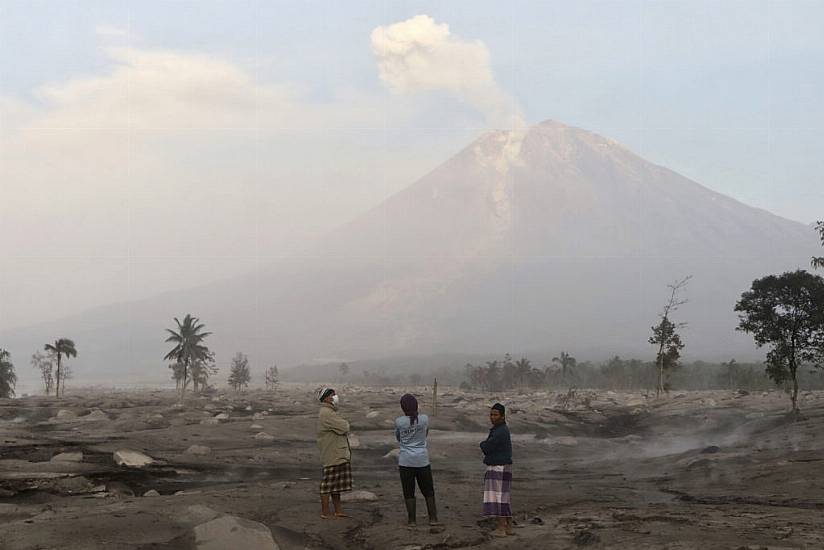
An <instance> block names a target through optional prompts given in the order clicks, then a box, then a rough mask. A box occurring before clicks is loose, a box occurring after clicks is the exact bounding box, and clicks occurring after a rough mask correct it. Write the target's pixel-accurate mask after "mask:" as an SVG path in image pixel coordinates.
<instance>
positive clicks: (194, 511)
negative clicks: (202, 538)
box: [178, 504, 222, 525]
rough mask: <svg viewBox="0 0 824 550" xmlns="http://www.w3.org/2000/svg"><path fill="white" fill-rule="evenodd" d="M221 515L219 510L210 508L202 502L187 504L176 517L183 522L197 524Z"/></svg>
mask: <svg viewBox="0 0 824 550" xmlns="http://www.w3.org/2000/svg"><path fill="white" fill-rule="evenodd" d="M221 515H222V514H221V513H220V512H217V511H215V510H212V509H211V508H209V507H208V506H204V505H203V504H193V505H192V506H187V507H186V509H185V510H183V511H182V512H181V513H180V515H179V516H178V519H179V520H180V521H181V522H183V523H188V524H191V525H197V524H200V523H206V522H207V521H212V520H213V519H215V518H217V517H220V516H221Z"/></svg>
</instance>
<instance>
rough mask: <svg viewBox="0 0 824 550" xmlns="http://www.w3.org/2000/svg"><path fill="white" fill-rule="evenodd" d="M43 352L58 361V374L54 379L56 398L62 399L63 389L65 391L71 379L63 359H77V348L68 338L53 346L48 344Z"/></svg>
mask: <svg viewBox="0 0 824 550" xmlns="http://www.w3.org/2000/svg"><path fill="white" fill-rule="evenodd" d="M43 350H44V351H47V352H48V353H49V354H50V355H51V356H53V357H55V359H56V360H57V372H56V375H55V378H54V396H55V397H60V395H61V389H62V390H63V391H65V385H66V380H68V379H69V378H70V377H71V371H70V370H69V367H68V366H65V367H64V366H63V357H66V358H67V359H68V358H69V357H77V348H76V347H75V345H74V341H73V340H70V339H68V338H60V339H58V340H55V342H54V343H53V344H46V345H45V346H43Z"/></svg>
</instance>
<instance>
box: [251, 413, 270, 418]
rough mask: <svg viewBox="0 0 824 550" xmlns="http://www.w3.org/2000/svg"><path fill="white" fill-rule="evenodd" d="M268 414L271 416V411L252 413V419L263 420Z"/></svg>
mask: <svg viewBox="0 0 824 550" xmlns="http://www.w3.org/2000/svg"><path fill="white" fill-rule="evenodd" d="M267 416H269V413H266V412H259V413H255V414H253V415H252V420H263V419H264V418H266V417H267Z"/></svg>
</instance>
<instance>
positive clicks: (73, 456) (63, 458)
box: [50, 451, 83, 462]
mask: <svg viewBox="0 0 824 550" xmlns="http://www.w3.org/2000/svg"><path fill="white" fill-rule="evenodd" d="M50 462H83V453H81V452H80V451H72V452H68V453H60V454H56V455H54V456H53V457H51V461H50Z"/></svg>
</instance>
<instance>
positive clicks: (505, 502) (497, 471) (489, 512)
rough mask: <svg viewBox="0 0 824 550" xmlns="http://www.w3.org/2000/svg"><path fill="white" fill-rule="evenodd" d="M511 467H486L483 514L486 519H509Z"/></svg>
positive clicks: (509, 465)
mask: <svg viewBox="0 0 824 550" xmlns="http://www.w3.org/2000/svg"><path fill="white" fill-rule="evenodd" d="M511 496H512V465H511V464H507V465H505V466H487V467H486V474H485V475H484V514H483V515H485V516H487V517H490V516H491V517H499V518H511V517H512V506H511V505H510V498H511Z"/></svg>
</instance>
